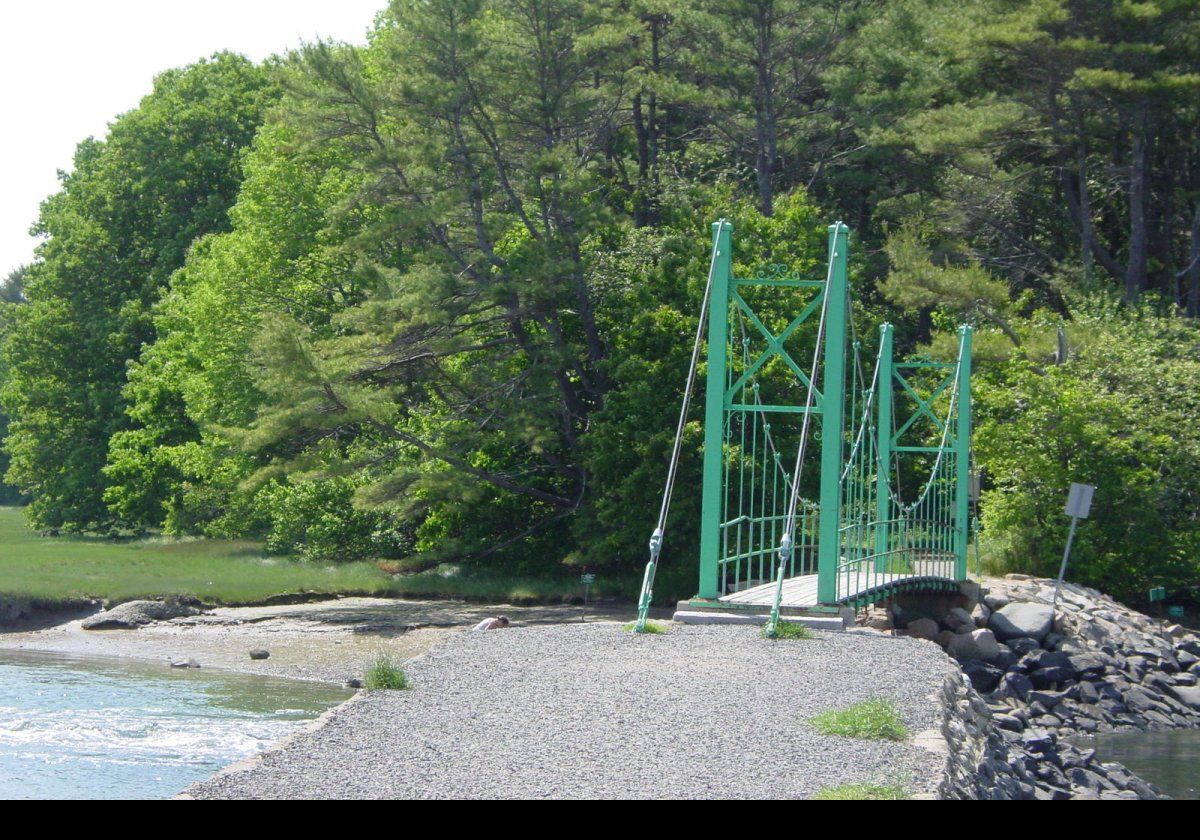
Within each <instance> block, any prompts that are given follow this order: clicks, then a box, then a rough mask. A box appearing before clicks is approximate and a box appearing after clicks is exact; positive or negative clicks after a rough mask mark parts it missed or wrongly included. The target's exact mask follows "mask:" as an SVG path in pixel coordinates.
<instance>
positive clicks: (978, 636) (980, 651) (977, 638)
mask: <svg viewBox="0 0 1200 840" xmlns="http://www.w3.org/2000/svg"><path fill="white" fill-rule="evenodd" d="M946 652H947V653H948V654H950V655H951V656H953V657H954V658H955V659H957V660H958V661H960V662H965V661H966V660H968V659H982V660H983V661H984V662H987V661H990V660H992V659H995V658H996V656H997V655H999V653H1000V644H999V643H998V642H997V641H996V637H995V636H993V635H992V631H991V630H975V631H973V632H971V633H959V634H957V635H955V637H954V638H953V639H951V640H950V644H948V645H947V646H946Z"/></svg>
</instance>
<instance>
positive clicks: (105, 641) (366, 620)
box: [0, 598, 631, 684]
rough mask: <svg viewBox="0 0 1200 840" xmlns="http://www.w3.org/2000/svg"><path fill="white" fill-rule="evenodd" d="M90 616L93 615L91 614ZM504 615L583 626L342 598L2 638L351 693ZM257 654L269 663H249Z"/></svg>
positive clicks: (520, 613)
mask: <svg viewBox="0 0 1200 840" xmlns="http://www.w3.org/2000/svg"><path fill="white" fill-rule="evenodd" d="M619 609H620V611H619V612H617V611H613V610H612V609H611V608H609V609H608V610H597V609H589V611H588V614H587V616H588V621H589V622H592V621H597V620H601V619H617V618H620V619H627V618H628V615H629V610H630V609H631V608H625V607H621V608H619ZM89 614H90V613H89ZM499 614H506V615H509V616H510V617H512V619H513V621H514V622H515V623H517V624H535V625H536V624H559V623H571V622H578V620H579V614H580V613H579V608H578V607H574V606H570V605H567V606H537V607H529V606H517V605H509V604H500V605H481V604H475V603H468V602H462V601H417V600H403V599H392V598H336V599H331V600H325V601H306V602H303V603H298V604H277V605H267V606H259V607H216V608H211V609H206V610H204V611H203V612H202V613H200V614H197V615H188V616H181V617H177V618H172V619H169V620H165V621H155V622H153V623H150V624H147V625H146V626H143V627H140V628H138V629H106V630H85V629H83V628H82V626H81V625H82V622H83V621H84V620H85V619H86V618H87V615H84V614H83V613H82V612H79V611H74V612H71V613H69V614H60V615H59V616H58V618H60V619H65V620H60V621H57V622H56V621H53V620H52V617H50V616H41V617H37V616H35V617H34V618H33V621H32V622H31V623H30V624H27V625H26V626H25V627H18V628H5V629H3V630H0V651H3V650H15V651H23V650H24V651H40V652H44V653H57V654H62V655H67V656H83V657H88V656H96V657H102V658H108V659H124V660H137V661H144V662H161V663H162V664H163V666H164V667H167V666H168V665H169V664H170V663H171V662H173V661H184V662H186V661H188V660H195V661H196V662H197V663H198V664H199V665H200V667H202V668H214V669H221V670H225V671H233V672H237V673H243V674H254V675H260V676H270V677H278V678H283V679H296V680H301V681H307V682H323V683H331V684H345V683H347V681H349V680H354V679H361V677H362V676H363V672H364V671H365V669H366V667H367V665H368V664H369V663H370V662H371V661H372V660H373V659H374V658H375V657H376V656H377V655H379V654H380V653H385V654H388V655H390V656H392V657H393V658H395V659H398V660H409V659H412V658H413V657H415V656H419V655H420V654H422V653H424V652H425V651H427V650H429V649H430V648H431V647H433V646H434V645H436V644H437V643H439V642H440V641H442V640H443V639H445V638H447V637H449V636H453V635H455V634H457V633H460V632H462V631H463V630H465V629H467V628H469V627H470V626H472V625H474V624H475V623H477V622H478V621H479V620H480V619H481V618H484V617H487V616H493V615H499ZM253 649H264V650H267V651H268V652H269V654H270V655H269V657H268V658H267V659H263V660H252V659H250V656H249V652H250V651H251V650H253Z"/></svg>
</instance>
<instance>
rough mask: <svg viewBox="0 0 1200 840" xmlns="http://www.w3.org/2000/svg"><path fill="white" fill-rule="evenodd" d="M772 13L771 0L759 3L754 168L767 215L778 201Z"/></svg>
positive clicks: (760, 201)
mask: <svg viewBox="0 0 1200 840" xmlns="http://www.w3.org/2000/svg"><path fill="white" fill-rule="evenodd" d="M771 17H772V2H771V0H762V2H759V3H757V4H755V7H754V30H755V49H754V53H755V72H756V77H755V82H754V129H755V132H754V134H755V137H754V139H755V147H756V148H755V151H756V154H755V162H754V169H755V174H756V175H757V177H758V209H759V210H760V211H761V212H762V214H763V215H764V216H770V215H771V213H772V211H773V209H774V204H775V194H774V188H773V184H772V176H773V175H774V167H775V153H776V148H777V143H776V136H775V134H776V125H775V79H774V75H773V72H772V67H771V49H772V43H771V41H772V33H771Z"/></svg>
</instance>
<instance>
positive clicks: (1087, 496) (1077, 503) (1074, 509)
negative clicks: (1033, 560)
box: [1054, 484, 1096, 607]
mask: <svg viewBox="0 0 1200 840" xmlns="http://www.w3.org/2000/svg"><path fill="white" fill-rule="evenodd" d="M1095 492H1096V488H1095V487H1093V486H1092V485H1091V484H1072V485H1071V492H1070V493H1069V494H1068V495H1067V516H1069V517H1071V532H1070V533H1069V534H1068V535H1067V548H1066V550H1065V551H1064V552H1063V559H1062V565H1061V566H1060V567H1059V569H1058V582H1057V583H1056V584H1055V585H1054V606H1056V607H1057V606H1058V595H1059V593H1060V592H1061V591H1062V584H1063V577H1064V576H1065V575H1066V573H1067V560H1068V559H1069V558H1070V557H1071V543H1073V542H1075V526H1076V525H1078V524H1079V520H1080V519H1087V518H1088V514H1089V513H1090V512H1091V510H1092V495H1093V494H1094V493H1095Z"/></svg>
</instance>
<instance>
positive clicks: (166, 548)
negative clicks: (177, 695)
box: [0, 507, 640, 606]
mask: <svg viewBox="0 0 1200 840" xmlns="http://www.w3.org/2000/svg"><path fill="white" fill-rule="evenodd" d="M390 568H391V567H389V569H390ZM389 569H382V568H380V567H379V565H378V564H377V563H373V562H370V561H362V562H356V563H339V564H336V565H324V564H320V563H308V562H302V561H298V560H293V559H290V558H287V557H269V556H266V555H265V554H264V552H263V547H262V544H261V543H257V542H254V541H253V540H217V539H201V538H175V537H169V536H150V537H145V538H142V539H124V540H113V539H106V538H103V537H91V536H76V535H66V536H59V537H43V536H40V535H39V534H38V533H37V532H36V531H34V530H33V529H32V528H30V527H29V525H28V524H26V522H25V517H24V512H23V511H22V510H21V509H20V508H16V507H0V595H7V596H9V597H12V598H22V599H27V600H30V601H35V602H37V603H41V604H45V605H48V606H49V605H58V604H65V603H70V602H74V601H83V600H87V599H91V598H100V599H104V600H107V601H113V602H117V603H119V602H121V601H129V600H133V599H136V598H156V597H164V596H171V595H191V596H194V597H196V598H199V599H200V600H202V601H204V602H205V603H209V604H228V605H231V606H232V605H240V604H261V603H264V602H267V601H271V600H275V599H297V600H299V599H307V598H316V597H320V596H332V595H367V596H379V597H389V596H390V597H414V598H464V599H466V600H471V601H489V602H492V603H509V604H522V603H547V602H549V603H563V602H565V601H568V600H570V599H572V598H574V597H577V596H581V595H582V590H581V589H580V588H579V579H578V576H577V575H575V574H574V573H572V574H570V575H567V574H565V573H564V574H563V575H561V576H556V577H551V576H549V575H547V576H543V577H537V576H534V575H518V574H513V573H511V572H506V571H505V570H504V569H478V570H472V569H466V568H458V567H453V566H449V565H447V566H439V567H437V568H433V569H427V570H424V571H420V572H416V573H402V574H390V573H389ZM393 571H394V570H393ZM639 586H640V576H639V579H638V580H637V581H635V580H634V579H633V578H632V577H631V578H629V579H628V580H626V579H624V578H620V577H616V576H614V577H611V578H604V577H602V578H601V579H600V580H598V581H597V585H596V586H594V587H592V596H593V597H601V596H604V597H625V598H633V597H634V596H636V594H637V592H638V587H639Z"/></svg>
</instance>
